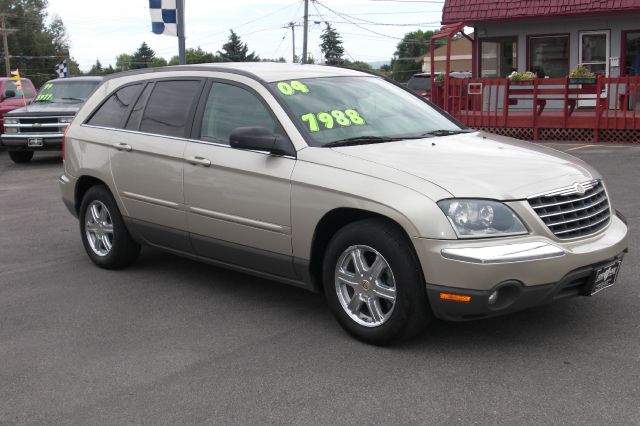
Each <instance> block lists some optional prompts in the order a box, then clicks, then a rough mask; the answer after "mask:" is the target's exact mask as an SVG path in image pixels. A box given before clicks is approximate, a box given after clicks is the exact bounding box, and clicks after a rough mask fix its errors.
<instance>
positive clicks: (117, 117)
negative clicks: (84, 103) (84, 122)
mask: <svg viewBox="0 0 640 426" xmlns="http://www.w3.org/2000/svg"><path fill="white" fill-rule="evenodd" d="M140 86H142V85H141V84H134V85H132V86H126V87H123V88H122V89H120V90H118V91H117V92H115V93H114V94H113V95H111V96H110V97H109V99H107V101H106V102H105V103H103V104H102V106H101V107H100V108H98V110H97V111H96V112H95V113H94V114H93V117H91V119H90V120H89V122H88V124H91V125H93V126H102V127H113V128H120V127H121V124H122V120H123V118H124V115H125V114H126V112H127V110H128V109H129V105H131V103H132V102H133V101H134V100H135V98H136V95H137V94H138V91H139V90H140Z"/></svg>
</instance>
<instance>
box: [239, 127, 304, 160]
mask: <svg viewBox="0 0 640 426" xmlns="http://www.w3.org/2000/svg"><path fill="white" fill-rule="evenodd" d="M229 145H231V148H236V149H247V150H253V151H263V152H268V153H269V154H274V155H291V156H295V151H294V149H293V146H291V142H290V141H289V140H288V139H287V138H285V137H284V136H281V135H278V134H276V133H274V132H273V131H271V130H269V129H267V128H265V127H238V128H236V129H234V130H233V131H232V132H231V134H230V135H229Z"/></svg>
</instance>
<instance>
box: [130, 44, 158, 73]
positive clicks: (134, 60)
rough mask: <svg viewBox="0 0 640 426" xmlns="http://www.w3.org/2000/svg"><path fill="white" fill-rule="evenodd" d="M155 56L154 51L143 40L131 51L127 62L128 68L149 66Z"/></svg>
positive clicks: (134, 68)
mask: <svg viewBox="0 0 640 426" xmlns="http://www.w3.org/2000/svg"><path fill="white" fill-rule="evenodd" d="M155 57H156V52H154V51H153V49H151V48H150V47H149V45H148V44H147V43H146V42H144V41H143V42H142V44H141V45H140V47H139V48H138V50H136V51H135V52H133V54H132V55H131V63H130V64H129V68H130V69H132V70H136V69H141V68H149V66H150V65H151V63H152V62H153V60H154V59H155Z"/></svg>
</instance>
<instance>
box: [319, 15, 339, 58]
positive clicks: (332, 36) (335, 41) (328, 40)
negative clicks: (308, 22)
mask: <svg viewBox="0 0 640 426" xmlns="http://www.w3.org/2000/svg"><path fill="white" fill-rule="evenodd" d="M326 25H327V26H326V27H325V29H324V30H322V34H321V35H320V39H321V40H322V43H320V51H321V52H322V54H323V55H324V58H325V59H326V61H327V65H340V64H341V63H342V62H343V59H342V55H344V47H342V38H341V37H340V34H338V31H336V30H335V28H333V27H332V26H331V24H329V23H328V22H327V23H326Z"/></svg>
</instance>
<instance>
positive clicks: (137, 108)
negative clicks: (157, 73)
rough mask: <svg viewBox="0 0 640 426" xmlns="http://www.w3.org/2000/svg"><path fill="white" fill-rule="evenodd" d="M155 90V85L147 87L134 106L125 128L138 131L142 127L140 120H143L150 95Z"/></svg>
mask: <svg viewBox="0 0 640 426" xmlns="http://www.w3.org/2000/svg"><path fill="white" fill-rule="evenodd" d="M152 88H153V84H151V83H150V84H148V85H147V87H145V88H144V92H142V95H140V97H139V98H138V101H137V102H136V104H135V105H134V106H133V109H132V110H131V115H130V116H129V119H128V120H127V125H126V126H124V128H125V129H127V130H138V128H139V127H140V120H141V119H142V112H143V111H144V106H145V105H146V104H147V99H149V95H150V94H151V89H152Z"/></svg>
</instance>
